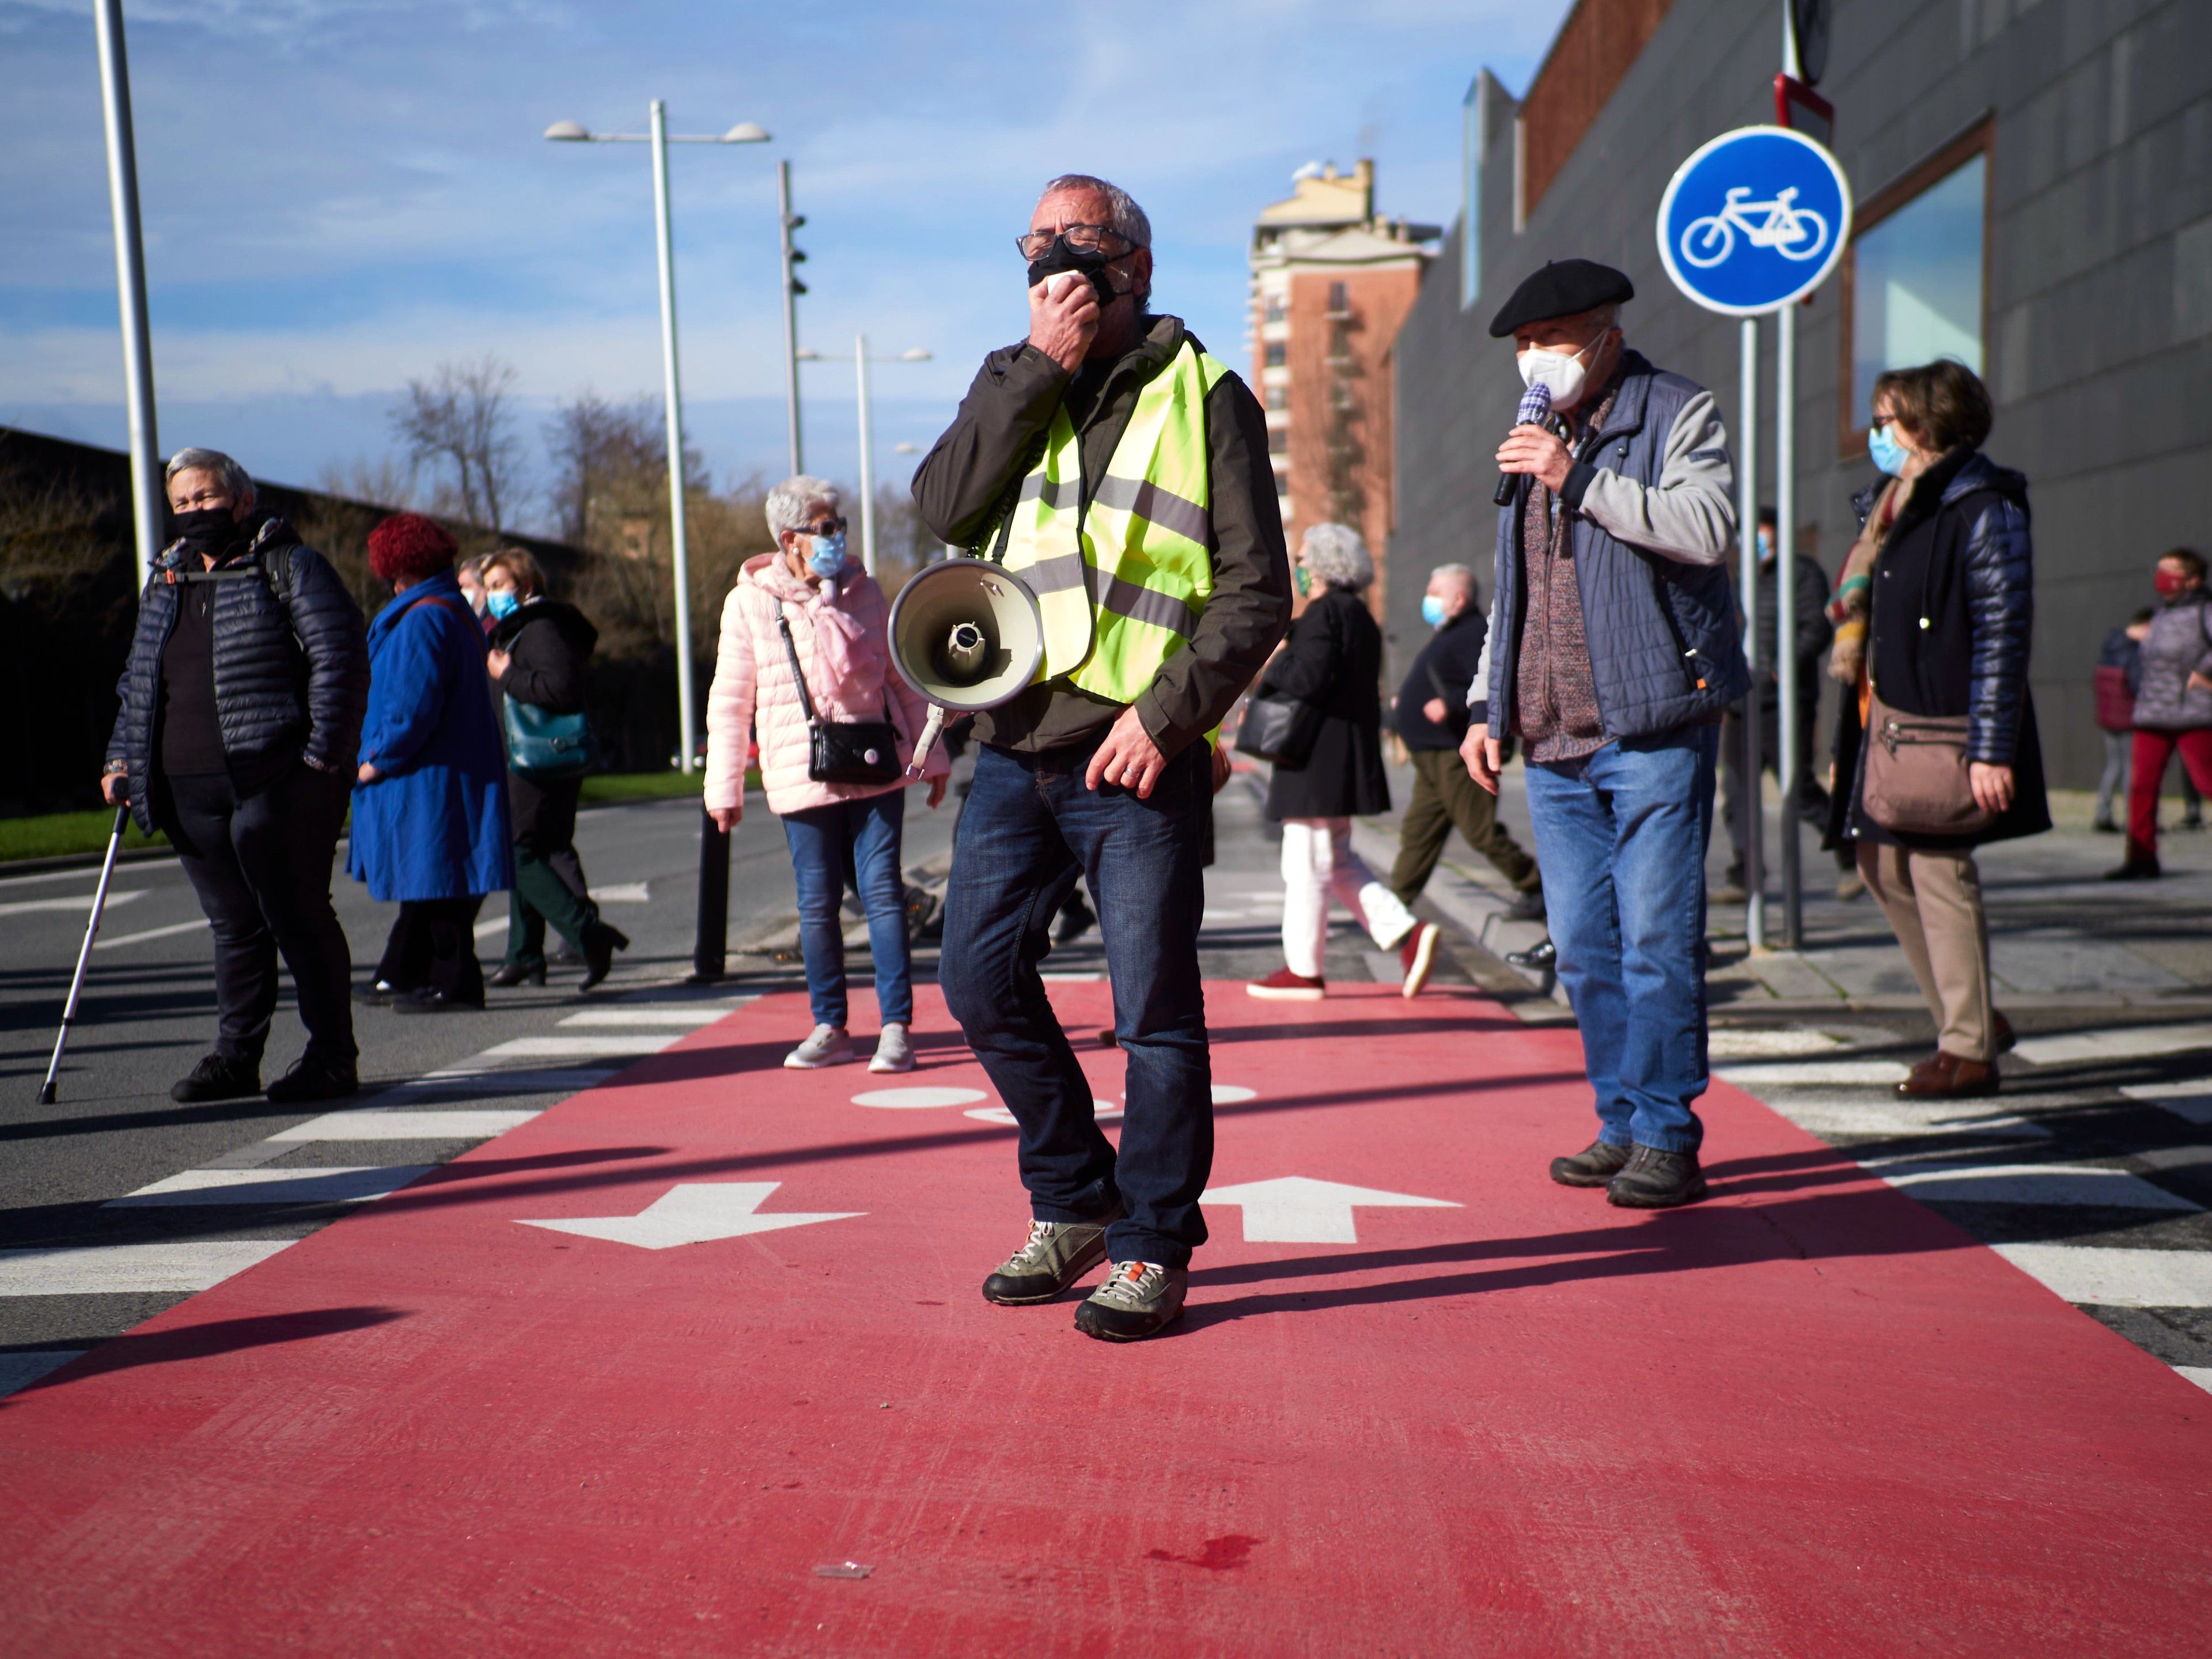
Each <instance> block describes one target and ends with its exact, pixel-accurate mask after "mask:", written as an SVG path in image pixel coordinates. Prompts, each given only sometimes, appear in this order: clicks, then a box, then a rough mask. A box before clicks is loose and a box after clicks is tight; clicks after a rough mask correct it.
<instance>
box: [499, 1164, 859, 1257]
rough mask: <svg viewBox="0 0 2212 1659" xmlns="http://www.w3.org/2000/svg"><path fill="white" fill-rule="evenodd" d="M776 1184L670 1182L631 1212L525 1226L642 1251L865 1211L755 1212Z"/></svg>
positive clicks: (843, 1218) (847, 1216)
mask: <svg viewBox="0 0 2212 1659" xmlns="http://www.w3.org/2000/svg"><path fill="white" fill-rule="evenodd" d="M781 1184H782V1183H781V1182H775V1181H724V1182H691V1183H686V1184H685V1185H684V1186H680V1187H671V1188H669V1189H668V1190H667V1191H666V1192H665V1193H663V1194H661V1195H660V1196H659V1198H656V1199H654V1200H653V1202H652V1203H650V1204H648V1205H647V1206H645V1208H644V1210H643V1211H642V1212H640V1213H639V1214H636V1215H594V1216H578V1217H575V1218H572V1219H568V1220H563V1221H525V1222H523V1224H522V1225H524V1226H526V1227H549V1228H550V1229H552V1231H555V1232H556V1233H580V1234H581V1235H582V1236H583V1237H586V1238H605V1239H611V1240H612V1241H613V1242H614V1243H617V1244H635V1245H637V1246H639V1247H640V1248H641V1249H647V1250H665V1249H670V1248H671V1247H673V1246H675V1245H678V1244H703V1243H707V1242H708V1240H709V1239H716V1238H738V1237H742V1236H744V1234H746V1233H772V1232H775V1231H777V1230H779V1229H780V1228H784V1227H804V1226H805V1225H808V1224H809V1223H810V1222H815V1221H850V1220H851V1219H852V1218H854V1217H855V1216H860V1215H866V1213H867V1212H866V1211H865V1210H837V1211H824V1212H821V1213H819V1214H805V1215H801V1214H797V1213H794V1214H791V1215H757V1214H755V1213H754V1212H756V1211H757V1210H758V1209H759V1208H760V1206H762V1204H763V1203H764V1202H766V1201H767V1199H768V1195H769V1194H770V1193H772V1192H774V1191H775V1189H776V1188H778V1187H779V1186H781Z"/></svg>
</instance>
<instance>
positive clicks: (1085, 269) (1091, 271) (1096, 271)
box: [1030, 236, 1121, 310]
mask: <svg viewBox="0 0 2212 1659" xmlns="http://www.w3.org/2000/svg"><path fill="white" fill-rule="evenodd" d="M1112 263H1113V261H1111V260H1110V259H1109V258H1107V257H1106V256H1105V254H1104V253H1103V252H1100V251H1099V250H1098V249H1097V248H1091V249H1090V250H1089V251H1088V252H1085V250H1083V249H1081V248H1073V247H1070V246H1068V245H1067V238H1066V237H1065V236H1060V237H1055V238H1054V240H1053V244H1052V246H1051V247H1050V248H1049V249H1048V250H1047V251H1046V253H1045V256H1044V258H1042V259H1032V260H1030V287H1031V288H1035V287H1036V285H1037V284H1038V283H1041V282H1042V281H1044V279H1045V278H1046V277H1048V276H1053V275H1054V274H1055V273H1056V272H1059V271H1063V270H1078V271H1081V272H1082V273H1083V274H1084V275H1085V276H1088V277H1089V278H1090V279H1091V287H1093V288H1095V289H1097V290H1098V305H1099V308H1100V309H1101V310H1103V309H1104V308H1105V307H1108V306H1110V305H1112V304H1113V303H1114V301H1116V300H1118V299H1120V298H1121V295H1118V294H1116V293H1115V292H1114V284H1113V283H1112V281H1111V280H1110V279H1109V277H1108V276H1107V275H1106V267H1107V266H1108V265H1109V264H1112Z"/></svg>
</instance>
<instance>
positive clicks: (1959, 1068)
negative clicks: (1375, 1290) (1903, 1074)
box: [1897, 1048, 1997, 1100]
mask: <svg viewBox="0 0 2212 1659" xmlns="http://www.w3.org/2000/svg"><path fill="white" fill-rule="evenodd" d="M1996 1091H1997V1068H1996V1066H1991V1065H1990V1064H1988V1063H1987V1062H1985V1061H1983V1060H1961V1059H1960V1058H1959V1056H1958V1055H1956V1054H1945V1053H1944V1052H1943V1051H1942V1049H1940V1048H1939V1049H1937V1050H1936V1058H1935V1059H1933V1060H1923V1061H1922V1062H1921V1063H1920V1064H1919V1065H1917V1066H1914V1067H1913V1068H1912V1075H1911V1076H1910V1077H1908V1078H1906V1079H1905V1081H1904V1082H1902V1083H1900V1084H1899V1085H1897V1092H1898V1093H1899V1095H1901V1096H1903V1097H1905V1099H1907V1100H1972V1099H1976V1098H1978V1097H1981V1096H1984V1095H1993V1094H1995V1093H1996Z"/></svg>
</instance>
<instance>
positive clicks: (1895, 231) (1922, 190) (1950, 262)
mask: <svg viewBox="0 0 2212 1659" xmlns="http://www.w3.org/2000/svg"><path fill="white" fill-rule="evenodd" d="M1988 150H1989V129H1988V127H1987V126H1986V125H1984V126H1983V127H1981V128H1978V129H1977V130H1976V131H1973V132H1971V133H1969V134H1967V135H1966V137H1964V138H1962V139H1960V141H1959V142H1958V143H1954V144H1952V145H1950V146H1948V147H1947V148H1946V149H1944V150H1943V151H1942V153H1940V154H1938V155H1934V156H1931V157H1930V158H1929V160H1928V161H1925V162H1923V164H1922V165H1921V166H1919V167H1916V168H1914V169H1913V170H1912V172H1911V173H1908V174H1906V175H1905V177H1904V178H1903V179H1899V181H1898V182H1897V183H1896V184H1895V185H1892V186H1890V187H1889V188H1888V189H1887V190H1884V191H1879V192H1877V193H1876V194H1875V196H1874V197H1872V198H1870V199H1869V202H1868V204H1867V205H1866V210H1865V211H1864V212H1863V216H1861V217H1860V219H1859V221H1858V225H1857V229H1856V230H1855V231H1854V233H1853V234H1852V237H1851V247H1850V255H1849V257H1848V258H1847V259H1846V261H1845V263H1844V329H1843V336H1844V362H1843V377H1842V378H1843V385H1844V398H1845V400H1846V401H1845V404H1844V410H1843V415H1842V421H1843V428H1842V433H1841V437H1842V447H1843V451H1844V453H1845V454H1847V455H1850V454H1857V453H1861V452H1862V451H1863V450H1864V449H1865V447H1866V434H1867V427H1868V424H1869V422H1871V421H1872V419H1873V400H1874V383H1875V377H1876V376H1877V375H1879V374H1881V372H1882V371H1883V370H1884V369H1889V368H1908V367H1910V366H1911V365H1913V364H1916V363H1926V362H1935V361H1936V359H1937V358H1939V357H1952V358H1955V359H1957V360H1958V361H1959V362H1962V363H1964V364H1965V365H1966V367H1967V368H1971V369H1972V370H1973V371H1974V373H1976V374H1980V373H1982V366H1983V362H1984V341H1985V338H1986V333H1985V329H1984V311H1985V309H1986V307H1985V305H1984V271H1985V270H1986V269H1987V262H1988V246H1987V240H1988V228H1989V170H1990V169H1989V155H1988Z"/></svg>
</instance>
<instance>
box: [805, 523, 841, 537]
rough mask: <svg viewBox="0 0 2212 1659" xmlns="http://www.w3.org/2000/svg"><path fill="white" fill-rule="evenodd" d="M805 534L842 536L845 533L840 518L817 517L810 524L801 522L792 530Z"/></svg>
mask: <svg viewBox="0 0 2212 1659" xmlns="http://www.w3.org/2000/svg"><path fill="white" fill-rule="evenodd" d="M793 533H794V534H799V535H806V536H842V535H843V534H844V533H845V521H844V520H842V519H817V520H815V521H814V522H813V523H812V524H803V525H801V526H799V529H798V530H797V531H796V532H793Z"/></svg>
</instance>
